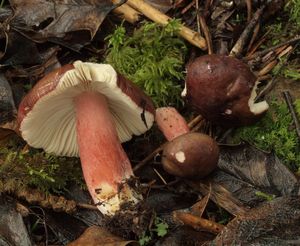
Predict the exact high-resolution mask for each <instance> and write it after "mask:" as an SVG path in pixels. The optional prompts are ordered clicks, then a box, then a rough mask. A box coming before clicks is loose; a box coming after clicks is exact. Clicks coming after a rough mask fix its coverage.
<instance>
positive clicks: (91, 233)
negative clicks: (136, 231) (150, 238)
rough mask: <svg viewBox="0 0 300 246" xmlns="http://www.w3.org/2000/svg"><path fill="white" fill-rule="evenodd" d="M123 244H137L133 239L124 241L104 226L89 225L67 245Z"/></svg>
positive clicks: (96, 245)
mask: <svg viewBox="0 0 300 246" xmlns="http://www.w3.org/2000/svg"><path fill="white" fill-rule="evenodd" d="M86 245H89V246H125V245H138V244H137V243H135V242H134V241H126V240H124V239H122V238H120V237H117V236H115V235H113V234H111V233H110V232H108V231H107V230H106V229H105V228H102V227H98V226H91V227H89V228H87V229H86V230H85V231H84V233H83V234H82V235H81V236H80V237H79V238H78V239H76V240H75V241H73V242H71V243H69V244H68V246H86Z"/></svg>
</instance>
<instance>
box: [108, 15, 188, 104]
mask: <svg viewBox="0 0 300 246" xmlns="http://www.w3.org/2000/svg"><path fill="white" fill-rule="evenodd" d="M178 28H179V22H178V21H177V20H172V21H170V22H169V24H168V25H166V26H165V27H162V26H159V25H158V24H155V23H148V22H145V23H144V24H143V25H142V26H141V27H140V28H139V29H137V30H135V31H134V33H133V35H132V36H127V35H126V31H125V28H124V27H123V26H119V27H117V28H116V30H115V31H114V33H113V34H112V35H110V36H109V37H108V39H109V49H108V54H107V58H106V62H108V63H110V64H112V65H113V66H114V67H115V69H116V70H117V71H118V72H120V73H121V74H123V75H125V76H126V77H127V78H128V79H130V80H132V81H133V82H134V83H136V84H137V85H138V86H140V87H141V88H142V89H143V90H144V91H145V92H146V93H147V94H148V95H149V96H150V97H152V99H153V101H154V102H155V103H156V105H157V106H162V105H168V104H175V105H179V104H180V102H181V99H180V91H181V86H180V83H179V82H180V80H182V79H183V69H184V59H185V54H186V52H187V48H186V46H185V43H184V41H183V40H182V39H181V38H180V37H178V36H177V31H178Z"/></svg>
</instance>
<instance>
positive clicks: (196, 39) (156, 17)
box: [127, 0, 207, 50]
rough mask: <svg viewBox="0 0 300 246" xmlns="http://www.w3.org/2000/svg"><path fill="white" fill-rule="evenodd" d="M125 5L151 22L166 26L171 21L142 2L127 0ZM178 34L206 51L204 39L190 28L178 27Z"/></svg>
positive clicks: (139, 0)
mask: <svg viewBox="0 0 300 246" xmlns="http://www.w3.org/2000/svg"><path fill="white" fill-rule="evenodd" d="M127 4H129V5H130V6H131V7H132V8H134V9H136V10H138V11H140V12H141V13H142V14H144V15H145V16H146V17H148V18H149V19H151V20H152V21H154V22H156V23H159V24H161V25H167V24H168V22H169V21H170V20H171V18H170V17H169V16H167V15H165V14H163V13H162V12H160V11H159V10H157V9H156V8H154V7H152V6H151V5H149V4H148V3H146V2H144V1H143V0H128V1H127ZM179 34H180V35H181V36H182V37H183V38H185V39H186V40H187V41H188V42H190V43H191V44H193V45H195V46H196V47H199V48H200V49H203V50H206V49H207V45H206V41H205V39H204V38H203V37H202V36H200V35H199V34H198V33H197V32H195V31H193V30H191V29H190V28H188V27H186V26H184V25H180V27H179Z"/></svg>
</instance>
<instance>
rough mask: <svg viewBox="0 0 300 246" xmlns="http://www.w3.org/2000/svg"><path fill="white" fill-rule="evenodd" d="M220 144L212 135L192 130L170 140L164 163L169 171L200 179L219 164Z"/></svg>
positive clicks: (163, 159)
mask: <svg viewBox="0 0 300 246" xmlns="http://www.w3.org/2000/svg"><path fill="white" fill-rule="evenodd" d="M218 160H219V148H218V144H217V143H216V141H215V140H214V139H212V138H211V137H210V136H208V135H205V134H201V133H197V132H191V133H186V134H183V135H180V136H179V137H177V138H175V139H173V140H172V141H170V142H168V143H167V144H166V146H165V147H164V150H163V154H162V164H163V167H164V169H165V171H167V172H168V173H170V174H172V175H175V176H178V177H183V178H193V179H199V178H204V177H206V176H207V175H208V174H210V173H211V172H212V171H213V170H214V169H215V168H216V167H217V164H218Z"/></svg>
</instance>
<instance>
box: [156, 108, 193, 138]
mask: <svg viewBox="0 0 300 246" xmlns="http://www.w3.org/2000/svg"><path fill="white" fill-rule="evenodd" d="M155 121H156V123H157V125H158V127H159V129H160V130H161V131H162V133H163V134H164V136H165V138H166V139H167V140H168V141H171V140H173V139H175V138H177V137H179V136H180V135H182V134H185V133H189V132H190V128H189V126H188V124H187V122H186V120H185V119H184V118H183V117H182V115H181V114H180V113H179V112H178V111H177V110H176V109H175V108H173V107H161V108H158V109H156V114H155Z"/></svg>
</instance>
